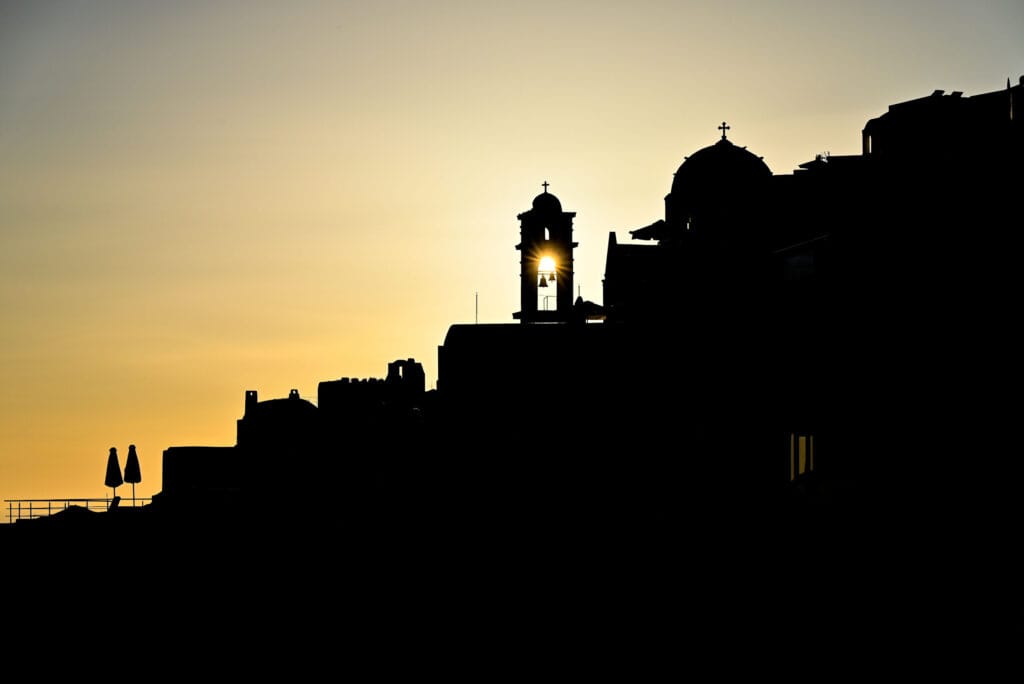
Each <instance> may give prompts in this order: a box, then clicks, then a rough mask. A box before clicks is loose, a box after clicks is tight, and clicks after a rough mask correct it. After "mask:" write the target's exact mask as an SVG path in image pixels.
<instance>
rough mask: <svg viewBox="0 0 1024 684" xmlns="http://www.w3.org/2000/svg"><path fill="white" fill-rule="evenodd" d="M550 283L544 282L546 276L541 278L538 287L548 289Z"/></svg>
mask: <svg viewBox="0 0 1024 684" xmlns="http://www.w3.org/2000/svg"><path fill="white" fill-rule="evenodd" d="M547 286H548V281H546V280H544V276H541V277H540V282H539V283H537V287H547Z"/></svg>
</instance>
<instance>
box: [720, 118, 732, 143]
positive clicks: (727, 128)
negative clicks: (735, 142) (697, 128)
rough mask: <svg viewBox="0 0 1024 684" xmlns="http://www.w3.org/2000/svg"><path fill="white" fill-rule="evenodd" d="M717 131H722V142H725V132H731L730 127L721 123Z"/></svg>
mask: <svg viewBox="0 0 1024 684" xmlns="http://www.w3.org/2000/svg"><path fill="white" fill-rule="evenodd" d="M718 130H720V131H722V140H725V132H726V131H728V130H732V126H730V125H729V124H727V123H725V122H724V121H723V122H722V125H721V126H719V127H718Z"/></svg>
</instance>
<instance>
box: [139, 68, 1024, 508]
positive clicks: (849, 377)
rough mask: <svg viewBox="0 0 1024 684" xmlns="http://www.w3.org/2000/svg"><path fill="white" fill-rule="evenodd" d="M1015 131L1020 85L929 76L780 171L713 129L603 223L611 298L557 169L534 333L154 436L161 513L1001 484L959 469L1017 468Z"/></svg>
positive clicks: (875, 497) (539, 201)
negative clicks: (977, 86)
mask: <svg viewBox="0 0 1024 684" xmlns="http://www.w3.org/2000/svg"><path fill="white" fill-rule="evenodd" d="M1022 121H1024V77H1022V78H1021V80H1020V82H1019V83H1018V84H1016V85H1012V84H1011V83H1010V82H1009V81H1008V82H1007V84H1006V88H1005V89H1000V90H996V91H994V92H989V93H984V94H980V95H974V96H971V97H967V96H964V95H963V94H962V93H960V92H954V93H951V94H945V93H944V92H943V91H935V92H934V93H932V94H931V95H929V96H927V97H922V98H918V99H914V100H910V101H907V102H902V103H899V104H894V105H892V106H890V107H889V109H888V111H887V112H885V113H884V114H882V115H881V116H879V117H877V118H874V119H871V120H870V121H868V122H867V123H866V125H865V126H864V129H863V148H862V151H861V153H860V154H858V155H850V156H830V155H822V156H818V157H817V158H815V159H814V160H812V161H809V162H807V163H805V164H801V165H800V167H799V169H797V170H796V171H794V172H793V173H788V174H774V173H772V171H771V170H770V169H769V167H768V165H767V164H766V163H765V162H764V160H763V159H762V158H761V157H759V156H757V155H756V154H755V153H754V152H751V151H750V150H748V149H747V148H746V147H745V146H742V145H740V144H738V143H739V141H740V140H741V139H742V138H741V133H742V132H741V131H740V130H738V129H735V130H734V129H733V128H732V127H731V126H730V125H729V124H728V123H726V122H722V123H721V125H719V126H718V131H719V133H718V134H717V136H715V137H717V140H714V142H712V143H711V144H709V145H708V146H707V147H704V148H702V149H700V150H697V151H695V152H693V153H692V154H691V155H689V156H688V157H686V158H684V160H683V161H682V162H681V164H680V166H679V167H678V170H677V171H676V173H675V175H674V177H673V179H672V181H671V186H670V190H669V193H668V194H667V195H666V196H665V212H664V217H662V218H658V219H657V220H654V221H653V222H650V223H646V225H645V224H644V221H642V220H641V221H638V225H640V227H638V228H636V229H634V230H630V231H629V238H628V239H623V238H624V236H621V235H617V234H616V233H614V232H612V233H611V234H610V235H609V237H608V247H607V257H606V266H605V277H604V282H603V302H602V303H600V304H598V303H595V302H590V301H584V300H583V299H582V298H580V297H575V298H574V297H573V276H574V274H573V250H574V248H575V247H576V246H577V243H576V242H575V241H574V237H573V221H574V218H575V216H576V213H575V212H573V211H566V210H565V209H564V207H563V203H562V201H561V200H560V199H559V198H558V197H556V196H555V194H553V193H552V192H549V189H548V183H547V182H546V181H545V183H544V184H543V188H542V192H540V194H538V195H537V196H536V197H534V199H533V201H532V205H531V206H530V208H529V209H527V210H525V211H523V212H522V213H520V214H519V215H518V216H517V218H518V221H519V231H520V234H519V243H518V244H517V245H515V249H516V250H517V251H518V257H519V263H520V291H521V302H520V309H519V311H518V312H516V313H514V315H513V318H514V319H515V320H516V321H517V322H515V323H508V324H484V325H452V326H451V327H450V328H449V330H448V333H447V335H446V337H445V339H444V341H443V344H441V345H440V346H439V348H438V381H437V389H436V390H434V391H426V389H425V383H424V374H423V368H422V366H421V365H420V364H419V363H417V362H416V361H415V360H414V359H407V360H399V361H395V362H393V363H391V364H389V365H388V370H387V375H386V377H384V378H377V379H374V378H371V379H353V378H342V379H340V380H331V381H325V382H321V383H320V385H319V388H318V395H319V396H318V397H317V403H316V404H314V403H312V402H310V401H308V400H306V399H304V398H302V397H300V396H299V394H298V392H297V391H294V390H293V391H292V393H291V395H290V396H289V397H287V398H281V399H271V400H263V401H260V399H259V397H258V394H257V392H256V391H254V390H250V391H247V392H245V395H244V400H245V403H244V413H243V415H242V417H241V418H240V419H239V420H238V433H237V442H236V444H235V445H234V446H230V447H170V448H168V449H167V450H166V451H165V452H164V454H163V491H162V492H161V493H160V494H158V495H157V496H155V497H154V499H153V503H152V504H151V505H150V506H148V507H147V511H148V512H147V515H148V516H150V517H151V518H152V519H157V520H161V521H164V522H166V521H169V520H171V521H173V520H193V521H196V520H204V521H207V520H210V519H211V518H216V519H221V520H232V521H235V522H244V521H252V520H259V521H261V524H262V523H265V522H266V521H267V520H272V519H275V518H276V517H277V516H276V514H275V512H274V506H275V505H276V504H275V503H274V502H275V501H279V497H281V496H283V495H285V493H286V492H287V491H288V490H290V489H293V488H295V487H297V486H302V487H305V488H306V489H309V488H315V487H316V486H317V483H327V486H328V487H329V491H324V492H322V495H321V496H313V495H310V496H309V497H308V498H309V499H311V500H310V501H309V502H308V503H304V504H303V508H302V510H301V511H300V512H298V515H300V516H302V517H303V518H304V519H310V520H326V519H332V517H337V516H339V515H340V516H341V517H344V518H345V519H347V520H355V521H359V522H358V523H357V524H364V525H366V526H371V527H372V526H374V525H379V524H382V521H383V522H386V521H392V522H394V521H396V520H409V521H412V520H419V521H422V520H425V519H429V520H434V521H436V520H441V519H444V520H451V519H456V518H460V517H462V518H467V517H471V518H475V519H478V520H488V521H492V522H493V521H502V522H505V523H508V524H511V525H515V524H517V522H519V521H524V520H535V521H536V520H560V521H583V522H593V521H605V522H608V523H611V524H615V523H616V522H617V521H622V520H636V519H658V518H663V517H664V516H667V515H673V511H678V510H680V509H681V508H683V507H687V506H691V505H693V504H711V505H722V504H724V505H729V504H741V505H744V506H749V505H751V504H756V503H760V502H776V501H795V502H851V501H856V502H862V503H868V502H883V501H884V502H887V503H900V502H913V503H914V504H922V503H931V504H945V503H948V502H949V501H953V500H966V499H969V498H976V497H981V496H985V497H987V496H989V495H990V494H994V495H996V496H998V492H1001V491H1003V490H1000V489H999V486H998V483H993V482H991V481H988V483H987V484H986V486H985V489H984V492H981V491H979V490H976V489H974V490H971V489H967V488H965V487H964V484H963V476H964V474H965V473H971V472H973V473H974V474H981V473H982V471H983V470H984V472H986V473H988V475H987V477H989V478H994V479H996V480H1004V481H1005V482H1016V476H1017V475H1018V472H1017V470H1016V469H1017V468H1018V467H1019V466H1016V465H1015V463H1014V462H1008V463H1002V462H1001V461H1000V454H1001V453H1004V452H1002V451H1001V449H1000V445H1001V443H1002V441H1001V440H1002V438H1003V437H1004V436H1005V434H1006V431H1007V430H1008V426H1010V425H1012V424H1013V422H1012V420H1011V419H1010V418H1009V416H1010V415H1011V413H1012V412H1011V410H1010V409H1009V408H1008V407H1007V405H1006V404H1005V403H1003V402H1002V401H1001V400H999V399H998V398H997V396H995V395H994V394H993V392H991V391H990V390H989V389H988V387H989V386H990V385H991V383H999V382H1001V380H1002V379H1004V378H1006V377H1007V367H1008V366H1007V364H1008V362H1009V360H1010V359H1012V358H1016V355H1017V350H1016V348H1015V345H1014V344H1013V343H1012V340H1014V339H1015V336H1013V335H1012V334H1010V332H1009V331H1010V330H1011V329H1012V328H1013V327H1015V322H1014V321H1013V320H1012V319H1013V318H1015V316H1013V315H1012V314H1011V313H1010V312H1013V311H1016V310H1017V308H1018V307H1017V301H1016V300H1017V294H1016V293H1017V292H1019V287H1018V284H1017V280H1018V273H1019V270H1020V269H1019V266H1018V264H1017V263H1016V258H1015V251H1014V250H1013V249H1012V248H1011V244H1012V242H1011V240H1012V238H1013V237H1015V236H1014V235H1013V233H1015V232H1016V229H1018V228H1019V227H1020V215H1021V213H1020V212H1021V209H1020V199H1019V198H1020V189H1021V187H1022V180H1024V178H1022V176H1024V123H1022ZM709 128H711V126H709ZM709 137H711V136H709ZM712 139H714V138H712ZM510 237H511V236H510ZM1004 486H1005V485H1004ZM339 511H340V513H339ZM292 514H296V513H295V511H292ZM346 516H347V517H346ZM134 519H135V520H138V519H139V518H138V516H136V517H135V518H134ZM410 524H411V523H410Z"/></svg>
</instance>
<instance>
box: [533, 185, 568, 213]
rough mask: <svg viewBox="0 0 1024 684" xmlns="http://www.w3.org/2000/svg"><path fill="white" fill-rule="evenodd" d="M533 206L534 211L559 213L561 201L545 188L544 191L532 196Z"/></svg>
mask: <svg viewBox="0 0 1024 684" xmlns="http://www.w3.org/2000/svg"><path fill="white" fill-rule="evenodd" d="M533 208H534V210H535V211H543V212H552V213H554V212H558V213H561V211H562V203H561V202H559V201H558V198H557V197H555V196H554V195H552V194H551V193H550V192H548V191H547V188H545V189H544V192H542V193H540V194H539V195H537V196H536V197H534V198H533Z"/></svg>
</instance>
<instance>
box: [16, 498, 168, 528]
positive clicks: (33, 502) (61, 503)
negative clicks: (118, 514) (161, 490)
mask: <svg viewBox="0 0 1024 684" xmlns="http://www.w3.org/2000/svg"><path fill="white" fill-rule="evenodd" d="M151 500H152V497H148V496H139V497H136V498H135V505H136V506H144V505H145V504H147V503H149V502H150V501H151ZM110 501H111V499H110V498H105V499H4V502H5V503H6V504H7V522H8V523H14V522H16V521H18V520H31V519H33V518H45V517H46V516H48V515H53V514H54V513H60V512H61V511H63V510H67V509H68V508H70V507H71V506H79V507H81V508H84V509H85V510H87V511H105V510H108V509H109V508H110ZM129 501H130V499H123V498H122V499H121V501H120V502H119V503H118V506H119V507H124V506H127V507H128V508H131V503H129Z"/></svg>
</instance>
